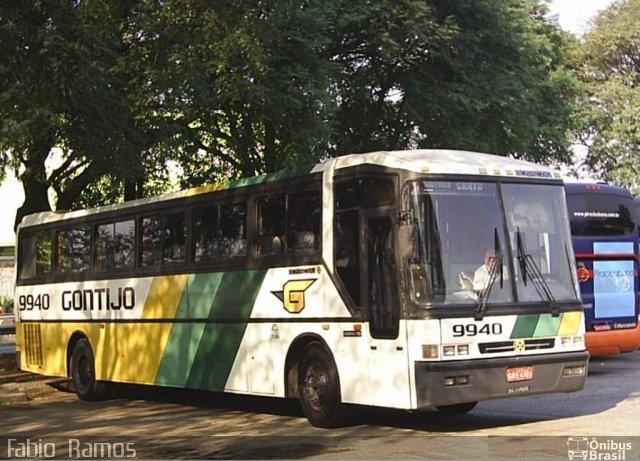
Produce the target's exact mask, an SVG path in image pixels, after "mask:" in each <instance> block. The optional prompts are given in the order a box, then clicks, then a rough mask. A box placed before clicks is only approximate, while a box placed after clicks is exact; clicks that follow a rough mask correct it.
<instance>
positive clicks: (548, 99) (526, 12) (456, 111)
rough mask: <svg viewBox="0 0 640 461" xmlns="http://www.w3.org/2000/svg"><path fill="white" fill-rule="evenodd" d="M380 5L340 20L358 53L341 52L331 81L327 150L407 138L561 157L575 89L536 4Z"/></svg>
mask: <svg viewBox="0 0 640 461" xmlns="http://www.w3.org/2000/svg"><path fill="white" fill-rule="evenodd" d="M386 3H388V4H386ZM379 4H380V10H379V11H378V10H375V9H373V10H366V9H362V11H366V12H365V13H361V18H360V21H361V22H363V23H365V24H364V25H359V24H358V22H356V23H355V24H353V23H349V24H348V25H347V27H348V26H351V27H352V29H353V33H352V34H351V35H349V34H346V35H348V36H352V35H354V34H355V36H356V37H357V38H355V39H353V41H354V43H355V45H352V46H351V47H352V48H354V49H356V50H358V52H354V51H351V50H348V49H347V50H344V51H343V54H344V55H345V56H347V57H348V56H357V57H356V59H355V62H354V63H353V64H352V66H351V67H348V66H347V67H346V70H345V72H347V73H348V74H347V77H346V78H344V80H343V82H342V85H341V86H339V96H340V99H341V100H342V101H343V103H342V104H341V108H340V115H339V121H340V128H339V129H338V130H336V131H335V135H336V137H335V140H334V144H335V146H336V147H335V149H334V152H336V153H340V152H348V151H363V150H371V149H390V148H398V149H402V148H405V147H407V146H408V145H414V146H419V147H441V148H459V149H469V150H480V151H487V152H493V153H497V154H501V155H513V156H517V157H526V158H529V159H532V160H538V161H550V160H558V161H565V160H567V158H568V152H569V151H568V148H569V134H570V128H571V118H570V115H571V112H572V110H573V100H574V98H575V95H576V92H577V90H578V88H577V85H576V83H575V81H574V79H573V77H572V76H571V74H570V73H569V72H568V71H567V70H566V69H563V68H562V66H561V62H562V60H563V56H564V53H565V42H566V40H567V37H566V35H565V34H563V33H562V32H561V31H559V30H558V28H557V27H555V26H554V25H552V24H550V23H549V22H548V21H547V20H546V19H545V18H544V15H543V13H545V10H544V8H543V7H542V6H541V5H539V4H538V3H537V2H532V1H518V0H516V1H514V0H509V1H502V0H500V1H495V0H461V1H455V2H450V1H446V0H442V1H433V2H414V1H404V2H400V3H398V2H391V1H390V2H380V3H379ZM356 8H357V7H354V9H356ZM403 12H404V13H405V14H402V13H403ZM387 13H388V14H389V16H384V15H385V14H387ZM376 15H378V16H376ZM392 18H393V19H392ZM354 26H355V27H354ZM363 31H364V32H363ZM367 33H368V34H370V35H373V36H367ZM343 35H345V34H344V33H343V34H338V36H343ZM358 53H360V54H359V55H358Z"/></svg>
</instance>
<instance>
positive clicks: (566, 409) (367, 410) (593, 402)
mask: <svg viewBox="0 0 640 461" xmlns="http://www.w3.org/2000/svg"><path fill="white" fill-rule="evenodd" d="M637 358H638V355H637V353H628V354H622V355H619V356H612V357H602V358H596V359H592V362H591V363H590V368H589V377H588V378H587V386H586V387H585V389H583V390H582V391H579V392H572V393H568V394H543V395H535V396H522V397H516V398H508V399H499V400H490V401H484V402H480V403H479V404H478V406H477V407H476V408H475V409H474V410H472V411H471V412H470V413H467V414H463V415H448V414H445V413H441V412H439V411H437V410H436V409H426V410H421V411H405V410H395V409H386V408H377V407H367V406H360V405H349V410H350V412H349V413H350V415H351V418H350V420H349V421H348V425H347V426H346V427H344V428H342V429H339V430H338V431H340V433H344V435H350V434H354V435H357V434H358V433H359V432H362V431H364V430H365V429H364V428H366V427H386V428H400V429H410V430H415V431H424V432H427V433H432V434H433V433H435V434H439V433H465V432H470V431H476V430H482V429H491V428H499V427H506V426H516V425H522V424H530V423H536V422H541V421H547V420H559V419H564V418H572V417H579V416H587V415H593V414H598V413H601V412H604V411H607V410H610V409H611V408H614V407H615V406H616V405H618V404H619V403H620V402H621V401H624V400H625V399H626V398H628V397H629V396H630V395H631V394H632V393H633V392H635V391H636V388H637V386H636V385H635V384H634V383H636V382H637V381H636V380H634V379H633V378H632V377H631V378H630V379H625V380H623V381H621V380H620V379H619V377H620V375H621V374H623V373H624V374H627V375H629V374H630V373H631V374H632V376H635V375H638V371H637V368H638V367H637V365H635V363H636V361H637V360H636V359H637ZM613 383H615V386H616V387H615V389H614V391H612V384H613ZM50 385H52V386H54V387H56V389H58V390H59V391H65V392H73V384H72V383H71V382H69V381H68V380H57V381H55V383H54V384H50ZM604 390H606V391H604ZM111 398H112V399H125V400H130V401H135V400H139V401H149V402H157V403H167V404H176V405H184V406H189V407H192V408H195V409H202V410H208V409H210V410H215V411H217V412H221V413H225V414H232V413H237V412H241V413H247V414H255V415H259V414H263V415H273V416H279V417H288V418H304V415H303V412H302V409H301V406H300V404H299V402H298V400H296V399H280V398H273V397H260V396H247V395H239V394H225V393H220V392H211V391H203V390H185V389H176V388H164V387H156V386H145V385H134V384H117V385H114V392H113V395H112V396H111ZM305 424H308V423H306V421H305Z"/></svg>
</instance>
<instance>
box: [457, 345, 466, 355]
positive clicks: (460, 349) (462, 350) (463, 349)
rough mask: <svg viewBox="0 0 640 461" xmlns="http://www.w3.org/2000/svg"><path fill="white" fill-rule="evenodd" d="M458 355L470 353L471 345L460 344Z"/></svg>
mask: <svg viewBox="0 0 640 461" xmlns="http://www.w3.org/2000/svg"><path fill="white" fill-rule="evenodd" d="M458 355H469V345H468V344H461V345H460V346H458Z"/></svg>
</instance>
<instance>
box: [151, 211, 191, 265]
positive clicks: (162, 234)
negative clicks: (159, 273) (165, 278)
mask: <svg viewBox="0 0 640 461" xmlns="http://www.w3.org/2000/svg"><path fill="white" fill-rule="evenodd" d="M186 234H187V221H186V217H185V214H184V213H183V212H178V213H166V214H157V215H152V216H147V217H144V218H142V261H141V262H142V265H143V266H156V265H160V264H175V263H183V262H185V259H186V258H185V256H186V254H185V244H186Z"/></svg>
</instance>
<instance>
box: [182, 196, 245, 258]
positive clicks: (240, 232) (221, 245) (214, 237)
mask: <svg viewBox="0 0 640 461" xmlns="http://www.w3.org/2000/svg"><path fill="white" fill-rule="evenodd" d="M246 219H247V207H246V205H245V204H244V203H243V204H233V205H232V204H229V205H221V206H219V205H212V206H208V207H203V208H196V209H195V210H194V211H193V222H194V233H195V261H196V262H203V261H215V260H218V259H229V258H234V257H237V256H245V255H246V254H247V234H246V228H247V226H246Z"/></svg>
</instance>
